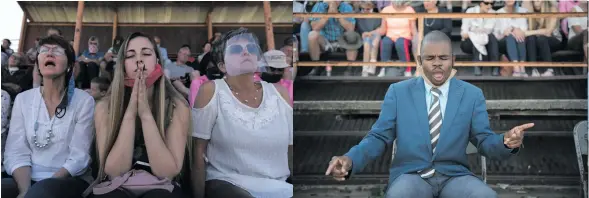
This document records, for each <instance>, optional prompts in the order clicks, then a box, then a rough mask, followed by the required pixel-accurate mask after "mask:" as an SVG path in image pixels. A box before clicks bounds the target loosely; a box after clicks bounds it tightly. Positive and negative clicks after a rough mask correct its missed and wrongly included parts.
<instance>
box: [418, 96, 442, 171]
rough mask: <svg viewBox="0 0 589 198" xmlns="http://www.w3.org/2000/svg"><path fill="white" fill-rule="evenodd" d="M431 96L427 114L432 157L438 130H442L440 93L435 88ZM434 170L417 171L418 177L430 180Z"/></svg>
mask: <svg viewBox="0 0 589 198" xmlns="http://www.w3.org/2000/svg"><path fill="white" fill-rule="evenodd" d="M431 94H432V96H433V101H432V106H431V108H430V110H429V113H428V118H429V135H430V138H431V141H430V142H431V144H432V155H433V153H435V152H436V145H437V144H438V139H439V138H440V130H441V128H442V111H441V105H440V94H442V92H441V91H440V90H439V89H437V88H432V89H431ZM435 172H436V170H435V169H434V167H429V168H426V169H424V170H421V171H419V175H420V176H421V177H422V178H430V177H432V176H433V175H434V173H435Z"/></svg>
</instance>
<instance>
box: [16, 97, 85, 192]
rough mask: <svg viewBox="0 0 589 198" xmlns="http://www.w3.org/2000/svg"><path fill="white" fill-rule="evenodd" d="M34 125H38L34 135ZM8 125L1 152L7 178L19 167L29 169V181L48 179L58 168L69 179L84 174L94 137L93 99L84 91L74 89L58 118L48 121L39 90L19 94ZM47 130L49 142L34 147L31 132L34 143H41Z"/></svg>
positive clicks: (44, 141) (44, 139) (46, 134)
mask: <svg viewBox="0 0 589 198" xmlns="http://www.w3.org/2000/svg"><path fill="white" fill-rule="evenodd" d="M35 123H38V130H37V132H35V125H36V124H35ZM10 126H11V127H10V129H9V132H8V139H7V144H6V151H5V153H4V157H5V158H4V165H5V168H6V173H8V174H9V175H12V173H13V172H14V170H16V169H17V168H20V167H23V166H31V179H32V180H33V181H40V180H43V179H46V178H50V177H52V176H53V174H54V173H55V172H57V171H58V170H59V169H61V168H65V169H66V170H67V171H68V172H69V173H70V174H71V175H72V176H82V175H84V174H85V173H87V171H86V170H87V169H88V166H89V164H90V160H91V159H90V146H91V145H92V139H93V138H94V99H93V98H92V96H90V95H89V94H88V93H86V92H85V91H82V90H80V89H75V91H74V95H73V96H72V99H71V103H70V104H69V105H68V107H67V110H66V112H65V115H64V116H63V117H62V118H57V117H56V116H53V118H49V114H48V112H47V107H46V106H45V102H44V100H43V97H42V96H41V92H40V88H33V89H30V90H28V91H25V92H22V93H20V94H19V95H18V96H16V99H15V101H14V106H13V109H12V116H11V118H10ZM50 129H52V131H53V137H51V143H50V144H49V145H47V146H46V147H44V148H38V147H36V146H35V143H34V141H35V140H34V138H33V136H34V135H35V133H37V136H38V138H37V139H38V142H39V143H40V144H45V143H46V142H47V141H46V138H47V136H48V131H49V130H50ZM88 172H89V171H88ZM84 176H88V175H87V174H86V175H84ZM83 179H85V180H87V181H88V180H89V179H91V178H83Z"/></svg>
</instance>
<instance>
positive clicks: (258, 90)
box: [225, 80, 260, 104]
mask: <svg viewBox="0 0 589 198" xmlns="http://www.w3.org/2000/svg"><path fill="white" fill-rule="evenodd" d="M225 83H226V84H227V86H228V87H229V90H231V92H233V93H234V94H235V96H239V93H238V92H237V91H235V90H234V89H233V88H232V87H231V85H229V83H227V80H225ZM255 84H257V83H256V82H254V85H255ZM258 92H260V89H256V93H258ZM236 98H237V97H236ZM237 99H239V98H237ZM257 100H258V97H257V96H254V101H257ZM243 101H244V102H245V103H246V104H249V100H248V99H243Z"/></svg>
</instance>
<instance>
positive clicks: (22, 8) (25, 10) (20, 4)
mask: <svg viewBox="0 0 589 198" xmlns="http://www.w3.org/2000/svg"><path fill="white" fill-rule="evenodd" d="M17 3H18V6H20V9H21V10H22V12H23V14H24V15H25V16H26V17H27V19H29V22H34V21H33V18H31V14H29V10H27V9H25V8H26V7H25V2H24V1H17Z"/></svg>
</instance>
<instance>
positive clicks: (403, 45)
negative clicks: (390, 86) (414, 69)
mask: <svg viewBox="0 0 589 198" xmlns="http://www.w3.org/2000/svg"><path fill="white" fill-rule="evenodd" d="M393 48H395V51H396V52H397V56H398V57H399V60H400V61H401V62H407V61H409V60H411V57H410V53H411V40H408V39H405V38H402V37H400V38H398V39H397V40H395V41H394V42H393V40H392V39H391V38H389V37H388V36H385V37H383V38H382V41H381V42H380V60H381V61H383V62H385V61H390V60H391V56H392V55H393ZM401 69H402V68H401V67H388V68H387V69H386V75H387V76H399V75H402V74H403V73H402V72H401ZM407 70H409V71H411V68H410V67H407V68H406V70H405V71H407Z"/></svg>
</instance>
